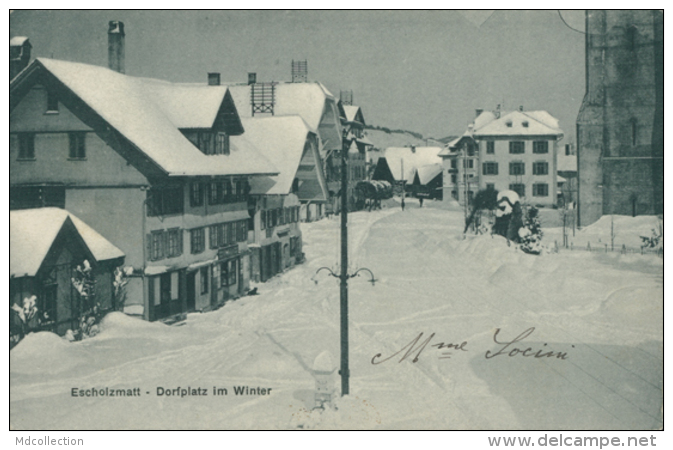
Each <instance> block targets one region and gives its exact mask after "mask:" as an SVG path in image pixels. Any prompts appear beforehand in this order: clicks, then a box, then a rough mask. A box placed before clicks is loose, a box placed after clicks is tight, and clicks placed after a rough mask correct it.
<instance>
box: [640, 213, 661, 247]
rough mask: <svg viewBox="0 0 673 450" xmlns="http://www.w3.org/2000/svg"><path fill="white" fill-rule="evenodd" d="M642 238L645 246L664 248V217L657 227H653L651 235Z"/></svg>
mask: <svg viewBox="0 0 673 450" xmlns="http://www.w3.org/2000/svg"><path fill="white" fill-rule="evenodd" d="M640 239H641V240H642V241H643V244H642V247H643V248H655V249H661V250H662V251H663V249H664V222H663V219H660V220H659V224H658V226H657V227H656V228H652V235H651V236H640Z"/></svg>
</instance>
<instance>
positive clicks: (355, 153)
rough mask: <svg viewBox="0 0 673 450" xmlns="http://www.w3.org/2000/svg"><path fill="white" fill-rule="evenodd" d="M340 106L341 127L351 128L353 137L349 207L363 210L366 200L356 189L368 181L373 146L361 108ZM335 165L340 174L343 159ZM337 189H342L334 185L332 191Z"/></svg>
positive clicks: (349, 153)
mask: <svg viewBox="0 0 673 450" xmlns="http://www.w3.org/2000/svg"><path fill="white" fill-rule="evenodd" d="M351 100H352V95H351ZM338 106H339V115H340V116H341V126H342V127H343V128H347V127H350V132H351V137H352V138H353V141H352V142H351V146H350V148H349V149H348V199H349V205H348V206H349V208H350V209H351V210H354V209H361V208H363V207H364V203H365V199H364V196H363V195H362V193H361V192H358V191H357V190H356V189H355V186H356V185H357V184H358V182H360V181H364V180H366V179H367V151H368V149H369V148H371V147H372V146H373V144H372V143H371V142H370V141H369V140H368V139H367V137H366V136H365V134H364V129H365V119H364V116H363V114H362V109H361V108H360V107H359V106H354V105H351V104H344V102H342V101H339V104H338ZM334 164H335V165H334V169H335V170H336V172H337V173H339V172H340V170H341V158H340V157H338V158H337V159H335V161H334ZM335 189H336V190H337V191H338V190H340V189H341V186H340V185H337V184H336V183H333V184H332V190H335ZM334 210H335V211H338V210H339V204H338V202H337V204H335V205H334Z"/></svg>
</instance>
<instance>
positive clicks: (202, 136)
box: [199, 132, 213, 155]
mask: <svg viewBox="0 0 673 450" xmlns="http://www.w3.org/2000/svg"><path fill="white" fill-rule="evenodd" d="M199 150H201V151H202V152H203V153H204V154H206V155H212V153H213V135H212V134H211V133H209V132H201V133H199Z"/></svg>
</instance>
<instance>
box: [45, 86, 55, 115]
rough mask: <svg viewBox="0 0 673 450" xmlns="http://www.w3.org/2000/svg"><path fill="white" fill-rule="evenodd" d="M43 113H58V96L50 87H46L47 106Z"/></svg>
mask: <svg viewBox="0 0 673 450" xmlns="http://www.w3.org/2000/svg"><path fill="white" fill-rule="evenodd" d="M44 113H45V114H58V96H57V95H56V92H54V91H53V90H52V89H47V108H46V110H45V112H44Z"/></svg>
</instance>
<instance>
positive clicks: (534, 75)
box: [10, 10, 584, 141]
mask: <svg viewBox="0 0 673 450" xmlns="http://www.w3.org/2000/svg"><path fill="white" fill-rule="evenodd" d="M561 13H562V16H563V18H564V19H565V21H566V22H567V25H566V24H564V22H563V21H562V20H561V17H559V12H558V11H556V10H547V11H495V12H493V13H492V14H489V12H488V11H486V12H484V11H479V12H465V11H147V10H140V11H81V10H69V11H68V10H65V11H43V10H32V11H15V12H13V13H12V14H11V15H10V38H11V37H13V36H27V37H28V38H29V39H30V41H31V43H32V45H33V56H34V57H48V58H56V59H63V60H68V61H78V62H84V63H89V64H95V65H101V66H107V29H108V28H107V27H108V25H107V24H108V21H110V20H121V21H122V22H124V24H125V31H126V38H125V41H126V73H127V74H128V75H133V76H143V77H153V78H161V79H166V80H169V81H175V82H205V81H206V78H207V73H208V72H220V73H221V74H222V80H223V82H245V81H246V80H247V73H248V72H255V73H257V80H258V81H290V80H291V69H290V68H291V61H292V60H293V59H294V60H304V59H305V60H307V61H308V78H309V80H310V81H320V82H321V83H323V84H324V85H325V86H326V87H327V88H328V89H329V90H330V91H331V92H332V93H333V94H334V95H335V96H337V97H338V96H339V92H340V91H341V90H352V91H353V100H354V103H355V104H357V105H359V106H361V107H362V109H363V113H364V118H365V121H366V122H367V124H369V125H379V126H385V127H388V128H392V129H397V128H401V129H407V130H411V131H416V132H420V133H422V134H423V135H424V136H425V137H434V138H441V137H445V136H448V135H456V134H460V133H462V132H464V131H465V129H466V126H467V125H468V124H469V123H470V122H471V121H472V119H473V118H474V113H475V109H477V108H483V109H486V110H488V109H494V108H495V107H496V105H497V104H502V105H503V108H504V109H506V110H511V109H516V108H518V107H519V106H520V105H522V106H523V107H524V109H526V110H538V109H543V110H547V111H548V112H549V113H550V114H552V115H553V116H554V117H556V118H557V119H559V120H560V126H561V128H562V129H563V130H564V132H565V136H566V141H569V140H570V141H572V140H574V130H575V119H576V117H577V113H578V111H579V107H580V104H581V101H582V97H583V95H584V35H583V34H582V33H581V32H578V31H573V30H572V29H570V28H569V26H570V27H573V28H576V29H577V30H579V31H584V12H583V11H577V10H575V11H562V12H561Z"/></svg>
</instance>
